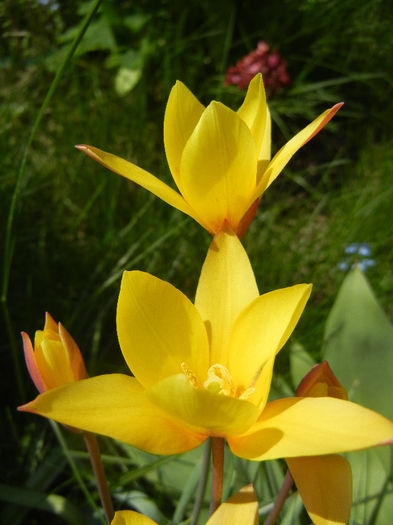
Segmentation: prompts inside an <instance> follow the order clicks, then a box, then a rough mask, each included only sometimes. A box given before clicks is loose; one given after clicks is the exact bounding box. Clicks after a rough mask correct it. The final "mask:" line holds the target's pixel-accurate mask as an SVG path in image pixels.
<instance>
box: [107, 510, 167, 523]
mask: <svg viewBox="0 0 393 525" xmlns="http://www.w3.org/2000/svg"><path fill="white" fill-rule="evenodd" d="M111 525H157V523H156V522H155V521H153V520H151V519H150V518H148V517H147V516H144V515H143V514H140V513H139V512H135V511H133V510H119V511H118V512H116V513H115V517H114V518H113V520H112V521H111Z"/></svg>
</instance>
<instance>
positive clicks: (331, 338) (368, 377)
mask: <svg viewBox="0 0 393 525" xmlns="http://www.w3.org/2000/svg"><path fill="white" fill-rule="evenodd" d="M323 355H324V358H325V359H326V360H327V361H328V362H329V364H330V366H331V368H332V370H333V372H334V373H335V374H336V376H337V378H338V380H339V381H340V382H341V383H342V384H343V385H344V387H345V388H346V389H347V390H348V394H349V397H350V399H351V400H352V401H355V402H356V403H359V404H361V405H364V406H366V407H368V408H371V409H373V410H376V411H378V412H380V413H382V414H383V415H384V416H386V417H389V418H390V419H393V403H392V395H393V391H392V383H393V327H392V325H391V323H390V322H389V320H388V318H387V317H386V315H385V313H384V312H383V310H382V309H381V307H380V305H379V304H378V301H377V299H376V297H375V295H374V293H373V291H372V289H371V287H370V285H369V283H368V281H367V279H366V277H365V276H364V274H363V273H362V272H361V271H360V270H359V269H358V268H355V269H354V270H352V271H351V272H349V273H348V275H347V276H346V278H345V279H344V281H343V283H342V285H341V288H340V290H339V292H338V295H337V298H336V301H335V303H334V305H333V308H332V310H331V312H330V314H329V317H328V320H327V322H326V328H325V342H324V349H323Z"/></svg>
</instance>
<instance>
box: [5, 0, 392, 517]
mask: <svg viewBox="0 0 393 525" xmlns="http://www.w3.org/2000/svg"><path fill="white" fill-rule="evenodd" d="M91 4H92V3H91V2H76V1H73V0H71V1H68V0H67V1H66V0H59V1H57V2H56V1H54V0H52V1H51V0H50V1H48V2H42V3H40V2H38V1H36V0H16V1H15V0H5V1H3V2H2V3H1V5H0V25H1V35H2V36H1V37H0V51H1V52H0V101H1V102H0V149H1V165H0V194H1V206H0V224H1V226H2V227H1V233H0V235H1V238H0V241H1V244H0V246H1V248H0V250H1V252H0V253H2V258H3V256H4V258H5V255H6V254H5V253H4V251H3V246H4V243H5V235H6V226H5V225H6V223H7V217H8V214H9V209H10V203H11V196H12V194H13V191H14V188H15V183H16V179H17V172H18V166H19V163H20V160H21V157H22V152H23V148H24V146H25V144H26V141H27V138H28V134H29V132H30V130H31V127H32V125H33V122H34V119H35V118H36V115H37V113H38V111H39V108H40V106H41V104H42V101H43V100H44V98H45V95H46V93H47V91H48V88H49V86H50V84H51V82H52V80H53V78H54V73H55V72H56V70H57V68H58V67H59V65H60V63H61V61H62V60H63V59H64V57H65V53H66V50H67V46H68V45H69V43H70V42H71V40H72V38H73V37H74V36H75V34H76V32H77V29H78V26H79V24H80V22H81V20H82V17H83V16H84V15H85V14H86V13H87V12H88V10H89V9H90V7H91ZM389 4H390V3H389V2H382V1H379V0H363V1H360V2H359V0H356V1H355V0H341V1H339V0H329V1H326V0H303V1H300V2H299V1H294V0H286V1H283V2H274V1H267V2H257V1H251V0H250V1H243V2H236V1H234V0H217V1H216V2H214V3H213V4H212V2H208V1H207V0H201V1H199V2H195V1H190V2H188V3H187V4H184V2H180V0H174V1H165V0H145V1H142V0H137V1H133V2H131V1H129V0H124V1H122V2H116V1H114V0H112V1H110V0H104V1H103V3H102V6H101V8H100V10H99V12H98V14H97V15H96V16H95V17H94V19H93V21H92V23H91V24H90V27H89V29H88V31H87V32H86V34H85V36H84V38H83V40H82V42H81V44H80V46H79V48H78V49H77V52H76V53H75V55H74V57H73V58H72V61H71V63H70V64H69V65H68V67H67V68H66V70H65V72H64V74H63V76H62V78H61V80H60V83H59V85H58V87H57V90H56V92H55V94H54V96H53V98H52V101H51V103H50V104H49V106H48V108H47V110H46V112H45V114H44V116H43V119H42V121H41V124H40V127H39V129H38V132H37V133H36V135H35V137H34V140H33V143H32V147H31V149H30V152H29V155H28V158H27V163H26V168H25V171H24V176H23V181H22V185H21V192H20V194H19V197H18V200H17V206H16V214H15V220H14V224H13V229H12V236H11V238H12V245H13V250H14V251H13V259H12V266H11V273H10V276H9V281H8V280H7V276H5V277H4V276H3V281H2V285H3V290H4V285H5V281H7V282H6V284H7V285H8V294H7V295H6V296H4V294H3V300H2V306H3V312H2V314H4V315H2V321H4V328H3V330H2V332H1V333H2V339H1V344H0V367H1V370H2V372H3V373H2V381H1V384H2V394H3V400H4V412H3V414H2V418H1V425H2V428H1V436H2V437H1V454H2V461H1V479H2V481H3V484H4V487H0V496H1V498H2V499H5V500H6V501H7V502H8V505H7V508H6V510H5V514H4V520H6V519H7V520H8V521H9V520H12V522H13V523H42V519H43V518H42V516H46V514H45V512H44V511H47V510H48V509H49V510H51V511H52V512H53V516H52V517H51V520H52V521H51V522H52V523H57V522H59V523H62V522H63V520H64V516H66V518H65V519H67V520H68V521H70V522H75V523H78V522H80V513H82V515H83V519H84V520H86V522H89V521H88V520H92V519H93V518H91V512H90V510H89V506H88V503H87V501H86V500H85V498H84V496H83V493H81V489H80V484H78V483H75V480H74V474H72V471H71V470H70V468H69V464H68V463H67V461H66V460H65V459H64V455H63V453H62V451H61V449H60V448H59V445H58V441H57V439H56V435H55V434H54V433H53V432H52V431H51V428H50V426H49V425H48V423H47V422H46V421H44V420H41V419H39V418H36V417H33V416H30V415H26V414H19V413H16V411H15V407H16V406H17V405H18V404H21V403H23V402H26V401H27V400H29V399H31V398H32V397H33V396H35V392H34V388H33V386H32V385H31V384H30V380H29V378H28V376H27V373H26V372H25V370H24V364H23V358H22V348H21V344H20V342H19V339H18V333H19V332H20V331H21V330H24V331H27V332H28V333H29V334H30V335H33V334H34V331H35V330H36V329H38V328H41V327H42V325H43V319H44V312H45V311H46V310H47V311H49V312H50V313H51V314H52V315H53V317H54V318H55V319H56V320H61V321H62V322H63V323H64V324H65V326H66V327H67V328H68V329H69V331H70V332H71V333H72V334H73V335H74V337H75V339H76V340H77V341H78V343H79V345H80V347H81V349H82V352H83V354H84V356H85V358H86V362H87V366H88V369H89V372H90V374H91V375H95V374H98V373H107V372H113V371H120V370H124V363H123V360H122V356H121V353H120V350H119V347H118V343H117V339H116V332H115V307H116V299H117V293H118V286H119V280H120V277H121V273H122V271H123V270H124V269H131V268H132V269H142V270H145V271H149V272H151V273H154V274H155V275H157V276H159V277H161V278H164V279H166V280H169V281H171V282H172V283H173V284H175V285H176V286H178V287H179V288H181V289H182V290H183V291H184V292H186V293H187V294H188V295H189V296H190V297H192V296H193V294H194V292H195V287H196V283H197V279H198V275H199V270H200V267H201V264H202V261H203V258H204V255H205V253H206V249H207V246H208V244H209V236H208V234H207V233H206V232H204V231H201V228H200V227H199V226H198V225H197V224H194V223H193V222H192V220H191V219H188V218H186V217H184V216H182V215H181V214H180V213H179V212H177V211H174V210H172V209H170V208H169V207H168V206H167V205H165V204H163V203H162V202H160V201H158V200H157V199H155V198H154V197H152V196H151V195H149V194H148V193H147V192H145V191H144V190H140V189H139V188H137V187H135V186H134V185H132V184H131V183H129V182H127V181H125V180H123V179H121V178H120V177H118V176H117V175H115V174H113V173H111V172H109V171H106V170H105V169H104V168H101V167H100V166H98V165H96V164H95V163H93V162H92V161H91V160H90V159H87V158H85V157H84V156H83V155H81V153H79V152H78V151H76V150H74V149H73V145H74V144H78V143H87V144H92V145H95V146H97V147H100V148H102V149H104V150H106V151H111V152H113V153H116V154H118V155H120V156H123V157H125V158H128V159H130V160H132V161H134V162H136V163H137V164H139V165H140V166H142V167H144V168H145V169H148V170H150V171H152V172H153V173H155V174H156V175H158V176H159V177H161V178H162V179H163V180H165V181H167V182H170V180H171V179H170V174H169V171H168V167H167V164H166V160H165V156H164V149H163V142H162V121H163V115H164V110H165V103H166V99H167V97H168V94H169V91H170V89H171V87H172V85H173V84H174V82H175V81H176V80H177V79H180V80H182V81H183V82H184V83H185V84H186V85H187V86H188V87H189V88H190V89H191V90H193V92H194V93H195V94H196V95H197V96H198V97H199V98H200V99H201V100H202V102H204V103H207V102H208V101H209V100H211V99H212V98H216V99H219V100H222V101H223V102H225V103H226V104H228V105H229V106H231V107H233V108H236V107H238V105H239V104H240V103H241V100H242V98H243V93H241V92H239V91H238V90H237V88H233V87H231V88H227V87H224V85H223V79H224V74H225V70H226V68H227V67H228V66H229V65H233V64H234V63H235V62H236V61H237V60H238V59H240V58H241V57H242V56H244V55H245V54H246V53H248V52H249V51H251V50H252V49H254V48H255V47H256V44H257V42H258V41H259V40H266V41H267V42H269V44H270V45H271V46H272V47H274V48H276V49H278V50H279V52H280V53H281V55H282V56H283V57H284V58H285V60H287V62H288V69H289V73H290V76H291V80H292V82H291V85H290V86H289V87H287V88H284V89H282V90H281V91H279V92H278V94H277V95H276V97H275V98H274V99H273V100H272V101H271V112H272V116H273V126H274V128H273V152H275V151H277V150H278V149H279V148H280V147H281V145H282V144H283V143H284V142H285V141H286V140H287V139H288V138H290V137H291V136H292V134H293V133H295V132H296V131H298V130H299V129H301V128H302V127H304V125H305V124H306V123H307V122H308V121H310V120H311V119H313V118H314V117H315V116H317V115H318V114H319V113H320V112H322V111H323V110H324V109H326V108H327V107H329V106H330V105H332V104H333V103H336V102H338V101H340V100H344V102H345V105H344V107H343V108H342V109H341V110H340V112H339V114H338V115H337V116H336V117H335V118H334V120H333V121H332V122H331V123H330V124H329V125H328V127H327V128H326V129H324V130H323V131H322V132H321V133H320V135H318V137H317V138H315V139H313V141H312V142H310V144H308V145H307V146H306V147H305V148H304V149H302V150H301V151H300V152H299V153H298V154H297V155H296V157H295V158H294V159H293V160H292V161H291V163H290V164H289V166H288V168H286V170H285V171H284V173H283V174H282V175H281V176H280V178H279V179H278V180H277V181H276V182H275V183H274V185H273V186H272V187H271V188H269V190H268V192H267V193H266V195H265V196H264V198H263V201H262V202H261V205H260V207H259V211H258V213H257V216H256V220H255V221H254V223H253V224H252V227H251V228H250V231H249V232H248V233H247V235H246V237H245V238H244V243H245V246H246V248H247V251H248V253H249V255H250V259H251V262H252V264H253V266H254V269H255V273H256V275H257V280H258V283H259V284H260V289H261V291H268V290H271V289H274V288H278V287H281V286H286V285H290V284H293V283H297V282H313V283H314V292H313V296H312V299H311V301H310V303H309V305H308V307H307V309H306V311H305V313H304V315H303V317H302V320H301V323H300V324H299V326H298V328H297V330H296V332H295V334H294V337H293V339H292V342H294V341H296V342H297V343H299V344H301V345H302V346H303V348H305V349H306V351H307V352H308V355H309V356H310V357H311V358H312V359H314V360H319V359H321V349H322V346H323V344H322V343H323V338H324V327H325V322H326V319H327V316H328V313H329V311H330V308H331V306H332V304H333V301H334V298H335V296H336V293H337V290H338V288H339V286H340V284H341V282H342V280H343V278H344V273H343V272H342V271H341V270H340V269H339V267H338V263H339V262H340V261H341V260H342V259H343V258H344V257H345V256H344V250H345V247H346V246H347V245H348V244H350V243H352V242H367V243H368V244H369V245H370V247H371V250H372V257H373V259H375V261H376V264H375V266H374V267H372V268H370V269H369V271H368V274H367V276H368V279H369V281H370V283H371V285H372V288H373V289H374V292H375V294H376V296H377V297H378V299H379V302H380V304H381V305H382V307H383V309H384V310H385V312H386V313H387V316H388V318H390V320H391V319H392V318H393V303H392V301H391V297H392V291H393V270H392V268H393V248H392V240H393V227H392V220H391V203H392V194H393V187H392V182H391V176H392V168H393V147H392V146H393V139H392V137H393V124H392V122H393V119H392V115H393V102H392V97H391V96H390V94H391V93H392V87H393V86H392V83H393V81H392V77H391V71H392V70H393V68H392V66H393V64H392V58H391V57H392V36H391V27H392V25H393V15H392V13H393V11H392V9H391V7H392V6H391V5H389ZM3 225H4V227H3ZM2 262H3V261H2ZM350 262H351V263H352V262H355V261H354V260H353V261H350ZM18 370H19V376H20V378H21V380H20V381H19V383H18V381H17V371H18ZM276 377H277V379H276V383H277V384H276V387H277V389H278V390H280V388H284V391H286V392H288V389H289V390H290V388H292V387H294V386H296V385H294V384H292V383H291V376H290V373H289V352H288V346H287V348H286V349H284V350H283V351H282V352H281V355H280V356H279V359H278V364H277V376H276ZM283 385H285V386H284V387H283ZM285 389H287V390H285ZM390 395H391V390H390ZM66 440H67V443H68V444H67V447H69V448H70V449H71V450H72V457H74V458H76V460H77V462H78V469H79V471H80V473H81V476H82V479H83V480H84V482H85V483H87V484H88V485H89V486H90V483H91V475H90V472H89V465H88V463H87V461H86V458H85V457H84V456H83V453H82V452H80V450H82V449H81V444H80V443H79V441H78V438H77V437H75V436H69V435H67V436H66ZM103 448H104V451H105V454H106V465H107V468H108V471H109V478H110V481H111V485H112V488H113V489H114V491H115V494H117V496H116V497H117V500H116V501H117V502H122V501H124V502H125V503H124V504H129V503H130V502H132V503H133V504H135V501H137V497H138V495H139V498H142V500H143V498H147V499H148V500H149V501H150V503H151V504H153V503H152V502H154V505H156V507H155V508H156V510H155V512H158V510H157V509H158V508H159V509H160V512H162V513H163V514H162V515H163V516H166V518H169V517H170V516H171V515H172V514H173V512H174V509H175V506H176V504H177V502H178V500H179V498H180V495H181V491H180V488H179V485H180V486H181V483H180V482H173V481H168V480H167V479H166V478H165V474H160V476H161V478H160V476H158V477H157V475H156V474H154V473H153V467H155V466H156V465H155V464H154V461H156V460H157V459H156V458H150V459H149V460H147V459H146V458H145V457H144V456H143V458H142V457H141V456H140V454H139V453H137V452H136V451H134V450H132V451H130V449H129V448H128V447H124V446H122V445H120V444H117V443H116V444H114V443H112V442H110V441H109V440H105V441H103ZM118 454H120V455H122V457H123V462H122V463H117V462H116V459H115V457H116V456H117V455H118ZM147 461H149V462H151V461H153V467H152V470H151V472H147V471H145V470H143V469H144V468H145V465H146V462H147ZM165 461H168V460H165ZM177 461H183V460H181V459H179V460H177ZM184 461H185V462H186V463H187V461H188V463H187V464H188V465H189V466H190V465H191V467H192V466H193V464H194V463H193V462H194V459H192V460H188V459H186V460H184ZM195 461H196V460H195ZM228 461H229V462H230V461H232V460H228ZM233 461H236V460H233ZM272 465H273V466H272ZM272 465H271V464H266V465H261V466H258V467H257V466H256V465H251V466H249V465H247V466H239V465H237V466H236V468H235V467H233V468H234V469H235V471H236V472H242V473H243V471H244V475H243V474H242V475H238V477H237V478H236V481H235V482H234V483H233V484H232V485H231V483H229V482H228V483H229V484H228V493H229V492H230V489H231V488H233V486H234V485H236V484H240V482H243V481H244V482H245V483H246V482H248V481H249V480H250V479H254V478H253V477H255V479H257V478H258V475H259V474H258V472H262V471H263V472H262V473H263V476H264V477H263V480H264V481H266V479H269V480H270V482H271V487H270V489H271V490H270V489H269V490H267V489H266V483H262V482H261V483H260V485H261V487H260V494H261V495H262V493H263V496H264V500H265V501H267V502H269V498H270V499H271V498H272V497H273V495H274V489H275V488H276V485H277V486H279V480H280V476H282V468H281V466H280V465H279V464H277V465H278V466H277V465H276V464H272ZM274 465H276V466H274ZM191 467H190V468H191ZM160 468H163V467H160ZM168 468H169V467H168ZM170 468H171V469H172V470H173V469H174V466H173V465H172V466H170ZM176 468H180V467H176ZM228 468H229V467H228ZM257 468H258V469H259V470H258V471H256V470H255V469H257ZM130 469H131V470H130ZM241 469H243V470H241ZM250 469H251V471H250ZM277 469H278V470H277ZM129 470H130V471H131V472H134V473H135V472H136V474H134V478H132V479H131V478H130V480H127V481H124V483H123V484H121V483H120V481H119V479H121V476H125V475H126V473H127V472H128V471H129ZM159 472H161V473H162V472H163V471H162V470H160V471H159ZM250 472H251V474H250ZM138 473H139V475H138ZM261 476H262V474H261ZM163 480H165V481H163ZM21 487H24V488H25V489H26V490H27V489H28V492H26V493H25V492H23V493H19V492H18V493H15V492H13V491H14V490H16V488H18V489H19V488H21ZM384 490H388V489H386V487H385V488H384ZM34 491H37V492H38V494H36V495H35V496H34V494H35V492H34ZM266 491H267V492H268V493H266ZM131 493H132V496H130V494H131ZM44 496H45V497H46V498H47V499H48V498H49V500H48V501H47V499H45V498H44ZM168 496H169V497H168ZM34 498H36V499H34ZM37 498H38V499H37ZM42 498H44V500H43V499H42ZM50 498H52V499H50ZM59 498H60V499H59ZM62 498H63V499H62ZM121 498H123V500H122V499H121ZM138 501H139V500H138ZM37 502H38V503H37ZM65 502H67V504H66V505H65V506H64V504H65ZM291 504H292V503H291ZM296 504H297V503H296V502H295V503H293V505H292V506H294V508H295V507H296ZM32 507H33V508H34V509H35V510H33V511H32V510H30V509H31V508H32ZM64 508H66V509H68V508H70V509H71V510H69V511H68V510H66V511H64ZM118 508H120V505H118ZM140 508H141V509H142V510H144V507H143V505H142V507H140ZM185 508H186V509H188V507H187V506H186V507H185ZM43 512H44V513H43ZM187 512H188V511H187ZM187 512H186V514H187ZM42 513H43V514H42ZM298 514H299V512H298ZM69 516H71V518H70V517H69ZM87 516H90V517H89V518H88V517H87ZM160 516H161V515H160ZM162 519H164V518H162ZM296 519H301V520H305V521H304V523H307V519H306V518H305V517H304V516H303V517H302V516H301V515H300V518H299V517H297V518H296ZM72 520H74V521H72ZM78 520H79V521H78ZM4 522H7V521H4ZM92 523H93V521H92Z"/></svg>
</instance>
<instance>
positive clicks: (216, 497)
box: [209, 437, 225, 516]
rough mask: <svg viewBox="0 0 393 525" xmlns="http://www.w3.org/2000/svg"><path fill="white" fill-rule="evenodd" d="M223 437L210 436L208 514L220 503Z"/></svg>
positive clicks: (222, 476) (222, 478)
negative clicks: (210, 489)
mask: <svg viewBox="0 0 393 525" xmlns="http://www.w3.org/2000/svg"><path fill="white" fill-rule="evenodd" d="M224 444H225V441H224V438H218V437H213V438H212V474H213V475H212V498H211V501H210V509H209V515H210V516H211V515H212V514H213V512H214V511H215V510H216V509H217V507H218V506H219V505H220V503H221V498H222V484H223V481H224Z"/></svg>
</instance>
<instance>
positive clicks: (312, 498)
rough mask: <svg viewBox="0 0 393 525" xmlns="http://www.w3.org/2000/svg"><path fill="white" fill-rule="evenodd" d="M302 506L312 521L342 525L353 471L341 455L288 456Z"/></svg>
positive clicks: (346, 517)
mask: <svg viewBox="0 0 393 525" xmlns="http://www.w3.org/2000/svg"><path fill="white" fill-rule="evenodd" d="M287 464H288V467H289V470H290V471H291V474H292V477H293V479H294V480H295V483H296V486H297V489H298V491H299V493H300V495H301V497H302V500H303V503H304V506H305V507H306V510H307V512H308V514H309V516H310V518H311V520H312V522H313V523H314V524H315V525H345V524H346V523H348V520H349V515H350V512H351V505H352V472H351V466H350V464H349V463H348V461H347V460H346V459H345V458H343V457H342V456H338V455H336V454H334V455H328V456H315V457H312V456H311V457H300V458H289V459H287Z"/></svg>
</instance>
